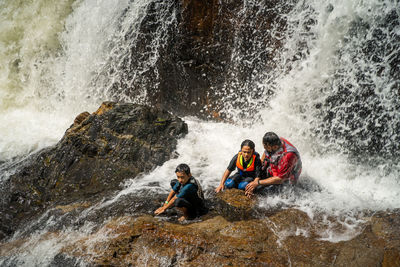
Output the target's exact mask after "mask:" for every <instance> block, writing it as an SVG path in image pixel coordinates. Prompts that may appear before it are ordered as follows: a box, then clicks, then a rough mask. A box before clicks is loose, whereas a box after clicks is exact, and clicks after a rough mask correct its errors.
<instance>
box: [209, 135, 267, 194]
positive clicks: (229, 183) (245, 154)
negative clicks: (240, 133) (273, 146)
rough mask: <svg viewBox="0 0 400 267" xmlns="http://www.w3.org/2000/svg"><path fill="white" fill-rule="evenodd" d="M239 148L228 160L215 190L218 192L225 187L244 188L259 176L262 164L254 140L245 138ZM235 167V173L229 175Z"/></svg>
mask: <svg viewBox="0 0 400 267" xmlns="http://www.w3.org/2000/svg"><path fill="white" fill-rule="evenodd" d="M240 148H241V149H240V151H239V153H238V154H236V155H235V156H233V158H232V160H231V161H230V163H229V165H228V168H227V169H226V170H225V172H224V174H223V176H222V179H221V182H220V184H219V186H218V187H217V188H216V189H215V192H217V193H218V192H220V191H222V190H224V189H225V188H228V189H230V188H238V189H241V190H244V189H245V188H246V185H247V184H248V183H249V182H251V181H253V180H254V179H255V178H257V179H259V178H260V173H261V168H262V165H261V159H260V155H259V154H258V153H257V152H255V151H254V148H255V145H254V142H253V141H251V140H248V139H246V140H244V141H243V142H242V144H241V146H240ZM235 168H236V169H237V173H235V174H234V175H232V176H230V177H229V175H230V174H231V173H232V172H233V171H234V170H235ZM228 177H229V178H228Z"/></svg>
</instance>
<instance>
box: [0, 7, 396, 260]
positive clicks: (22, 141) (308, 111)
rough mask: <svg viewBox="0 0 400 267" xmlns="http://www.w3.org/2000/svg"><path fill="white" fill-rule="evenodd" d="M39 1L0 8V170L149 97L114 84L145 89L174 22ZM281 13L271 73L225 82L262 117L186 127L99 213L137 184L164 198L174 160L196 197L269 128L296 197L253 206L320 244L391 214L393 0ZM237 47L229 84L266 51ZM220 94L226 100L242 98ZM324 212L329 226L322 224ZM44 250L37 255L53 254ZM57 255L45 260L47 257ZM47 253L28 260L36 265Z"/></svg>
mask: <svg viewBox="0 0 400 267" xmlns="http://www.w3.org/2000/svg"><path fill="white" fill-rule="evenodd" d="M50 2H51V1H46V0H41V1H36V2H35V3H31V4H22V2H21V1H14V2H13V1H2V2H0V10H1V16H0V18H1V19H0V24H1V27H0V40H1V42H0V64H1V65H0V69H1V74H0V131H1V133H2V135H1V137H0V162H6V163H9V162H10V161H11V160H12V159H14V158H16V157H21V156H23V155H27V154H29V153H30V152H33V151H37V150H40V149H42V148H44V147H46V146H49V145H52V144H54V143H55V142H57V141H58V140H59V139H60V138H61V136H62V134H63V132H64V131H65V129H66V128H67V127H68V126H69V124H70V123H72V120H73V117H74V116H76V115H77V114H78V113H80V112H82V111H83V110H89V111H93V110H94V109H95V108H97V107H98V105H99V104H100V103H101V102H102V101H103V100H110V99H118V100H125V101H136V102H140V99H144V98H145V96H146V94H147V93H148V92H147V91H140V90H139V91H138V92H137V93H135V94H136V97H133V98H132V97H129V95H132V94H131V93H129V92H124V91H123V90H122V89H121V87H120V86H122V85H123V84H129V83H130V87H132V88H136V87H138V86H139V85H140V83H146V82H148V81H147V80H146V78H145V76H143V75H142V74H143V73H144V72H146V71H151V72H153V73H154V75H155V76H154V77H155V79H154V80H155V82H154V83H153V87H152V88H153V89H154V90H157V79H158V77H157V69H156V68H155V62H156V60H157V57H158V49H160V47H162V46H163V45H164V44H165V42H166V41H167V39H168V38H169V37H168V30H167V29H168V27H174V26H176V23H177V22H176V11H175V9H174V6H172V5H170V4H169V3H168V1H165V2H160V1H151V0H140V1H128V0H124V1H122V0H121V1H118V4H115V3H111V2H110V1H94V0H86V1H75V2H74V1H59V2H57V3H53V2H51V3H50ZM256 2H257V1H256ZM256 2H254V1H245V5H244V6H243V8H244V10H243V14H244V15H243V16H241V18H243V19H247V17H246V15H245V14H247V13H246V12H245V11H246V10H245V9H246V8H251V9H252V10H254V9H258V10H259V11H260V12H265V10H263V8H264V7H262V6H259V4H258V3H256ZM285 4H287V3H285ZM289 4H290V5H291V6H292V9H291V11H290V12H289V13H287V14H286V15H285V14H283V15H282V18H284V19H286V20H287V26H286V28H285V32H284V33H279V34H278V33H274V34H275V35H280V36H281V35H282V36H281V37H280V38H281V39H282V42H283V49H282V50H281V52H280V53H279V54H278V55H276V58H274V61H275V65H276V66H275V69H274V70H273V72H263V71H262V68H257V67H254V69H255V72H254V75H252V76H251V78H249V79H248V80H246V81H235V79H233V80H230V81H231V82H233V83H236V85H237V86H236V85H235V86H236V87H241V86H244V87H245V89H246V90H254V91H252V92H251V94H249V95H250V96H252V95H253V94H254V95H260V94H259V93H258V92H262V94H261V95H264V96H265V101H262V100H263V99H261V100H259V101H257V102H256V104H255V105H256V107H257V109H258V113H257V114H258V116H259V118H261V119H260V120H258V121H257V123H254V124H250V125H248V124H247V125H246V126H245V127H243V126H242V125H241V124H240V123H238V124H228V123H216V122H207V121H201V120H199V119H196V118H192V117H186V118H184V119H185V121H186V122H187V123H188V125H189V134H188V135H187V136H186V137H185V138H184V139H182V140H180V141H179V143H178V148H177V152H178V153H179V155H180V156H179V157H178V158H176V159H171V160H170V161H168V162H166V163H165V164H164V165H163V166H161V167H158V168H157V169H155V170H154V171H153V172H151V173H150V174H146V175H143V176H140V177H138V178H136V179H135V180H132V181H129V182H127V184H126V187H125V189H124V190H123V191H121V192H119V193H118V194H117V195H116V197H114V198H113V199H112V200H110V201H109V202H107V203H103V205H109V204H110V203H112V202H115V201H118V199H119V197H121V196H123V195H125V194H133V193H137V192H140V191H142V190H144V189H150V190H158V191H159V190H160V189H161V190H163V191H164V192H168V190H169V180H170V179H171V178H173V175H174V169H175V167H176V165H177V164H179V163H182V162H186V163H188V164H189V165H190V167H191V169H192V173H193V175H194V176H195V177H196V178H198V179H199V180H200V181H201V183H202V185H203V187H204V188H205V189H208V190H212V189H213V188H215V187H216V186H217V184H218V183H219V180H220V178H221V176H222V174H223V172H224V170H225V169H226V167H227V165H228V163H229V160H230V159H231V157H232V156H233V155H234V154H235V153H236V152H237V151H238V150H239V146H240V143H241V141H242V140H244V139H248V138H249V139H252V140H253V141H255V143H256V150H257V151H258V152H260V153H261V152H262V151H261V150H262V146H261V138H262V136H263V134H264V133H265V132H266V131H275V132H276V133H278V134H279V135H281V136H283V137H285V138H287V139H288V140H289V141H291V142H292V143H293V144H294V145H295V146H296V147H297V148H298V149H299V151H300V153H301V155H302V161H303V174H302V178H301V180H300V185H299V187H298V188H296V189H294V190H288V191H287V192H284V193H283V194H281V195H271V196H268V197H265V198H263V199H262V200H261V201H260V206H261V207H264V208H274V207H295V208H297V209H300V210H303V211H305V212H306V213H307V214H308V215H309V217H310V218H314V219H315V220H316V221H319V222H322V223H325V224H326V225H328V226H327V228H326V229H328V230H326V229H325V230H324V231H325V232H323V231H322V232H321V233H320V235H321V238H322V239H324V240H330V241H340V240H347V239H349V238H351V237H352V236H354V235H355V234H356V233H357V232H358V231H359V225H360V223H361V222H362V215H363V211H366V210H368V211H378V210H385V209H395V208H399V207H400V179H399V173H400V171H399V169H400V167H399V165H398V163H397V162H398V158H399V154H398V153H399V152H398V151H400V149H399V144H400V140H399V138H400V134H399V133H398V130H397V129H399V128H400V117H399V114H400V112H399V109H400V105H399V103H400V101H399V95H400V94H399V91H398V89H399V81H400V78H399V77H398V74H397V73H399V71H396V68H398V62H399V59H398V54H400V53H399V52H400V25H399V19H398V18H399V10H398V8H397V6H396V3H394V2H392V1H376V0H375V1H374V0H369V1H336V2H331V1H313V0H307V1H300V2H297V3H296V2H293V3H289ZM163 10H164V11H165V12H163ZM147 12H154V14H155V15H154V17H155V20H157V22H158V24H157V25H158V26H157V30H156V31H155V32H154V34H153V35H152V36H151V37H150V38H152V40H153V41H152V45H151V49H150V50H149V51H148V53H147V54H145V55H144V57H143V58H142V60H137V62H136V63H135V64H133V66H135V67H134V69H132V70H131V71H132V72H131V73H129V75H128V74H126V73H125V74H124V73H121V72H120V70H121V69H123V66H124V65H126V64H128V63H129V61H130V60H132V58H131V57H130V51H131V49H132V48H135V47H139V46H138V40H139V39H140V36H139V29H140V23H141V22H142V20H143V18H144V17H145V15H146V14H147ZM37 14H39V15H37ZM27 21H30V22H31V23H27ZM387 23H389V24H387ZM243 25H244V24H243ZM246 27H252V23H247V24H246ZM246 27H243V28H246ZM241 29H242V28H241ZM274 30H275V31H278V29H274ZM255 34H257V33H255ZM126 36H129V38H126ZM241 38H242V36H241V34H240V29H239V30H238V35H237V39H236V40H235V45H236V47H235V49H234V56H233V57H234V62H235V64H236V65H235V66H234V67H232V73H231V74H232V76H233V77H234V76H235V74H236V73H237V72H241V71H242V67H243V68H250V67H249V66H250V65H251V64H256V63H257V62H258V63H260V59H259V57H260V55H261V54H262V53H263V51H262V49H264V48H265V47H263V46H262V45H259V44H261V43H262V36H261V37H260V36H259V35H257V38H256V40H255V41H256V45H254V46H253V47H252V49H251V51H243V50H242V49H240V46H241V45H242V44H243V43H244V40H243V39H241ZM260 39H261V40H260ZM246 40H247V39H246ZM257 49H259V50H257ZM243 58H246V59H253V60H254V61H243V62H244V63H243V64H245V65H244V66H241V65H240V64H241V63H240V62H242V59H243ZM251 62H253V63H251ZM246 64H248V65H249V66H247V65H246ZM260 64H262V62H261V63H260ZM396 75H397V76H396ZM227 80H228V79H227ZM121 81H122V82H121ZM152 82H153V81H152ZM121 83H122V84H121ZM133 83H137V85H135V84H133ZM132 84H133V85H132ZM235 86H233V87H235ZM228 87H229V84H227V85H226V86H225V89H227V88H228ZM256 91H257V92H256ZM224 92H225V93H227V95H225V96H224V97H225V100H226V101H229V100H232V99H235V98H237V99H238V102H240V101H246V99H247V98H248V97H249V95H246V96H244V97H243V98H241V96H240V94H236V93H235V92H232V93H231V95H229V90H224ZM271 93H272V94H273V97H271V96H270V94H271ZM247 100H248V99H247ZM227 106H228V107H229V108H228V109H227V110H226V112H231V113H230V114H231V117H232V118H235V117H236V118H237V116H238V114H239V113H241V112H244V113H246V112H247V110H246V109H242V110H238V108H237V106H235V104H233V102H231V103H228V105H227ZM237 121H239V120H237ZM374 151H377V152H374ZM360 159H361V160H360ZM3 166H4V165H3ZM10 173H12V171H11V172H10ZM2 175H4V174H2ZM3 179H5V178H3ZM155 181H156V182H158V186H156V187H155V186H154V185H152V184H153V182H155ZM330 216H333V217H335V218H337V219H336V221H335V222H333V225H332V227H331V226H329V224H330V223H332V221H330V220H329V219H328V217H330ZM337 224H341V225H342V226H343V228H344V231H342V232H341V233H335V232H334V231H333V230H332V229H333V228H334V227H336V226H335V225H337ZM82 231H84V230H82ZM43 242H44V243H43V247H42V248H45V247H48V245H49V244H50V246H53V245H52V244H53V243H48V241H43ZM39 243H40V242H39ZM46 244H47V245H46ZM59 249H60V248H54V250H53V251H52V252H51V253H50V254H51V255H53V256H54V255H56V254H57V251H58V250H59ZM27 253H28V254H29V253H30V255H36V253H37V252H35V251H31V252H27ZM51 255H50V256H49V257H48V258H51ZM21 257H25V258H27V256H21ZM48 258H46V259H42V261H41V262H37V264H45V263H46V262H47V263H48ZM39 261H40V260H39Z"/></svg>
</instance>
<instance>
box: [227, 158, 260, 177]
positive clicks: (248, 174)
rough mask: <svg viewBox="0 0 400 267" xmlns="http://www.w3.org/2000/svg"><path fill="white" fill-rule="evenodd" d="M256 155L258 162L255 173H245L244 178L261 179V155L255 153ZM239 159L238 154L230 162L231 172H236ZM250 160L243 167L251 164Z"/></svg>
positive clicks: (255, 164) (255, 165) (229, 168)
mask: <svg viewBox="0 0 400 267" xmlns="http://www.w3.org/2000/svg"><path fill="white" fill-rule="evenodd" d="M254 154H255V155H256V160H255V162H254V171H250V172H249V171H246V172H243V176H244V177H253V178H256V177H260V172H261V167H262V164H261V159H260V155H259V154H258V153H257V152H254ZM237 158H238V154H236V155H235V156H233V158H232V159H231V162H229V165H228V168H227V169H228V170H229V171H231V172H233V171H234V170H235V168H236V161H237ZM250 160H251V158H250ZM250 160H248V161H245V162H243V165H244V166H247V164H249V162H250ZM238 171H239V170H238Z"/></svg>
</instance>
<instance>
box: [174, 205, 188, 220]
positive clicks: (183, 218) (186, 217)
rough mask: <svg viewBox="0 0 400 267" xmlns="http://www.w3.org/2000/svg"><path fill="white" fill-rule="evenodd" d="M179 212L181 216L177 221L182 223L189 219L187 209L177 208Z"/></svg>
mask: <svg viewBox="0 0 400 267" xmlns="http://www.w3.org/2000/svg"><path fill="white" fill-rule="evenodd" d="M177 209H178V210H179V211H181V212H182V214H183V216H181V217H180V218H179V219H178V221H180V222H182V221H184V220H187V219H188V218H189V213H188V209H187V208H185V207H181V208H177Z"/></svg>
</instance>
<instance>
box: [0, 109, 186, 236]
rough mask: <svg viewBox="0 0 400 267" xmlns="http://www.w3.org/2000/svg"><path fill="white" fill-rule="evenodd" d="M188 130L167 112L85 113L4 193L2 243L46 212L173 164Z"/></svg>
mask: <svg viewBox="0 0 400 267" xmlns="http://www.w3.org/2000/svg"><path fill="white" fill-rule="evenodd" d="M187 131H188V129H187V125H186V124H185V123H184V122H183V121H182V120H181V119H180V118H178V117H176V116H173V115H171V114H170V113H168V112H167V111H163V110H160V109H157V108H150V107H147V106H140V105H135V104H122V103H114V102H105V103H103V104H102V105H101V107H100V108H99V109H98V110H97V111H96V112H94V113H93V114H89V113H87V112H84V113H81V114H80V115H78V117H77V118H76V119H75V122H74V124H73V125H72V126H71V127H70V128H69V129H68V130H67V131H66V133H65V135H64V137H63V138H62V139H61V141H60V142H59V143H58V144H56V145H55V146H53V147H50V148H47V149H45V150H43V151H41V152H39V153H38V154H36V155H34V156H33V157H31V158H30V159H29V160H30V161H31V162H30V163H29V164H27V166H26V167H24V168H23V169H22V170H21V171H20V172H19V173H16V174H15V175H12V176H11V177H10V179H9V181H7V183H6V185H5V187H4V188H3V195H4V198H2V203H1V207H0V208H1V209H0V212H1V219H0V225H1V228H0V238H3V237H5V236H7V235H9V234H11V233H12V232H13V231H14V230H15V229H17V228H18V227H19V225H20V224H21V223H22V222H24V221H25V222H26V221H27V220H28V219H29V218H30V217H34V216H37V215H38V214H41V213H42V212H43V211H45V210H46V209H47V208H49V207H52V206H56V205H58V206H59V207H61V206H64V208H63V209H65V210H69V209H71V207H68V206H65V205H69V204H71V203H74V202H76V201H79V202H85V201H86V202H87V203H89V202H93V201H94V200H99V199H100V198H102V197H104V196H106V195H107V194H110V192H113V191H115V190H117V189H121V188H122V183H123V182H124V181H125V180H127V179H132V178H135V177H136V176H137V175H138V174H139V173H142V172H148V171H151V170H152V169H154V168H155V167H156V166H160V165H161V164H163V163H164V162H165V161H166V160H168V159H170V158H171V156H172V155H173V151H174V150H175V148H176V144H177V139H178V138H180V137H182V136H184V135H185V134H186V133H187Z"/></svg>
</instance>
